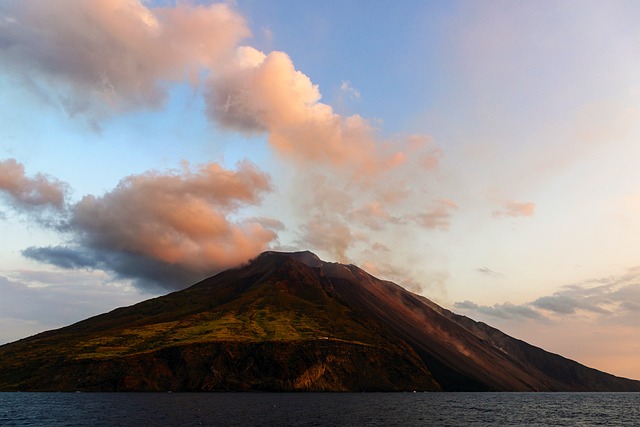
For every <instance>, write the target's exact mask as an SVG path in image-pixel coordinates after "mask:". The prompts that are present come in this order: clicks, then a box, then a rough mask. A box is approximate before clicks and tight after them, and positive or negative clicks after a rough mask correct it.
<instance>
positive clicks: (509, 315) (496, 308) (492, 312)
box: [454, 301, 544, 320]
mask: <svg viewBox="0 0 640 427" xmlns="http://www.w3.org/2000/svg"><path fill="white" fill-rule="evenodd" d="M454 307H455V308H456V309H459V310H464V311H471V312H477V313H482V314H486V315H489V316H492V317H498V318H501V319H534V320H543V319H544V316H543V315H542V314H540V313H539V312H538V311H537V310H535V309H533V308H531V307H530V306H529V305H526V304H520V305H518V304H512V303H509V302H505V303H503V304H494V305H492V306H487V305H478V304H476V303H474V302H471V301H462V302H456V303H455V304H454Z"/></svg>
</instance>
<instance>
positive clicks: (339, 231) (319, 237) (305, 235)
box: [298, 215, 357, 262]
mask: <svg viewBox="0 0 640 427" xmlns="http://www.w3.org/2000/svg"><path fill="white" fill-rule="evenodd" d="M355 240H357V237H356V236H354V235H353V234H352V231H351V227H349V225H348V224H347V223H346V222H344V221H342V220H340V219H338V218H335V217H332V216H330V217H326V216H322V215H318V216H315V217H313V218H311V219H310V220H309V221H307V222H306V223H304V224H303V225H302V227H301V235H300V237H299V240H298V243H299V244H300V245H301V246H302V247H310V248H311V249H312V250H314V251H315V250H321V251H325V252H327V253H330V254H332V255H333V256H334V257H335V259H336V260H337V261H339V262H346V261H347V259H348V258H347V255H346V253H347V250H348V249H349V248H350V247H351V246H352V245H353V243H354V241H355Z"/></svg>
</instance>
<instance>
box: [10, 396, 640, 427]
mask: <svg viewBox="0 0 640 427" xmlns="http://www.w3.org/2000/svg"><path fill="white" fill-rule="evenodd" d="M259 425H267V426H287V425H289V426H341V425H347V426H389V425H391V426H396V425H397V426H412V425H420V426H640V393H415V394H414V393H338V394H335V393H280V394H277V393H201V394H196V393H0V426H3V427H4V426H51V427H57V426H69V427H70V426H136V427H138V426H259Z"/></svg>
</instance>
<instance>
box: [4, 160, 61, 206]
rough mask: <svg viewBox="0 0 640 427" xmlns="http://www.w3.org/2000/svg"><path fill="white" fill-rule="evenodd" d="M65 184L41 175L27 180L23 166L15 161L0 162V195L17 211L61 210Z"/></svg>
mask: <svg viewBox="0 0 640 427" xmlns="http://www.w3.org/2000/svg"><path fill="white" fill-rule="evenodd" d="M67 192H68V186H67V184H65V183H63V182H61V181H58V180H57V179H55V178H51V177H48V176H46V175H43V174H40V173H39V174H36V175H35V176H34V177H32V178H29V177H27V176H26V174H25V170H24V165H22V164H21V163H18V162H17V161H16V160H15V159H7V160H4V161H0V195H1V194H4V195H5V197H6V198H7V199H8V200H9V202H10V203H11V204H12V205H13V206H14V207H15V208H17V209H36V208H53V209H55V210H62V209H64V206H65V197H66V194H67Z"/></svg>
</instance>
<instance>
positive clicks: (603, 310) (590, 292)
mask: <svg viewBox="0 0 640 427" xmlns="http://www.w3.org/2000/svg"><path fill="white" fill-rule="evenodd" d="M454 306H455V307H456V308H458V309H461V310H464V311H468V312H475V313H481V314H485V315H489V316H492V317H498V318H502V319H518V318H525V317H527V318H531V319H538V320H553V319H564V318H569V317H574V316H577V315H581V316H584V315H586V316H588V317H591V318H596V319H600V320H601V321H607V322H613V323H625V324H636V325H637V324H638V322H640V311H638V308H639V307H640V272H639V271H637V270H635V269H630V270H629V272H628V273H627V274H623V275H619V276H612V277H606V278H600V279H595V280H591V281H587V282H584V283H580V284H575V285H567V286H564V287H563V288H561V290H559V291H557V292H554V293H553V294H552V295H546V296H542V297H539V298H537V299H535V300H534V301H531V302H527V303H523V304H512V303H509V302H506V303H503V304H495V305H493V306H483V305H478V304H476V303H473V302H471V301H463V302H456V303H455V304H454Z"/></svg>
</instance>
